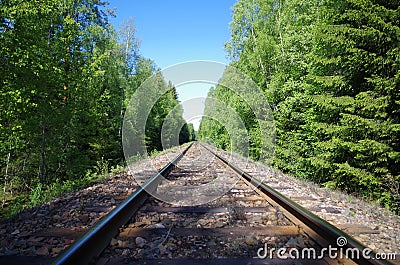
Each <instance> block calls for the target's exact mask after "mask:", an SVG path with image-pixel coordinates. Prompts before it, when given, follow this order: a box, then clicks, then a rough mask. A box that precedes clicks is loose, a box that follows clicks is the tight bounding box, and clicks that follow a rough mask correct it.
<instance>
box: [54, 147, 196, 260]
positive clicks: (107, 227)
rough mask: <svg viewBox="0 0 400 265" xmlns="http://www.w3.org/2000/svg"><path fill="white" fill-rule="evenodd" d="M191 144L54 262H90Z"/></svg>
mask: <svg viewBox="0 0 400 265" xmlns="http://www.w3.org/2000/svg"><path fill="white" fill-rule="evenodd" d="M191 146H192V144H190V145H189V146H188V147H187V148H185V150H183V152H182V153H180V154H179V155H177V156H176V157H175V158H174V159H173V160H172V161H171V162H169V163H168V164H166V165H165V166H164V167H163V168H162V169H161V170H160V171H159V172H158V173H157V174H156V175H154V176H153V177H152V178H150V179H149V180H148V181H147V182H146V183H145V184H143V185H142V186H141V187H139V188H138V189H136V191H134V192H133V193H132V194H131V195H130V196H129V197H128V198H127V199H125V200H124V201H123V202H122V203H121V204H120V205H118V206H117V208H115V209H114V210H112V211H111V212H110V213H108V214H107V215H106V216H104V217H103V218H102V219H100V220H99V221H98V222H97V223H96V224H95V225H94V226H93V227H92V228H91V229H90V230H89V231H87V232H86V233H85V234H84V235H83V236H82V237H80V238H79V239H78V240H77V241H75V242H74V244H72V245H71V246H70V247H68V248H67V249H66V250H65V251H64V252H62V253H61V254H60V255H58V256H57V257H56V259H55V260H54V261H53V262H52V264H54V265H61V264H89V263H90V262H91V261H92V260H93V258H94V257H97V256H99V255H100V254H101V253H102V252H103V251H104V249H105V248H106V247H107V246H108V245H109V243H110V241H111V239H112V238H113V237H114V236H115V235H117V233H118V229H119V228H120V227H121V226H122V225H124V224H126V223H127V222H128V221H129V219H130V218H131V217H132V216H133V215H134V214H135V213H136V212H137V210H139V208H140V206H141V205H142V204H143V203H144V201H145V200H146V199H147V198H148V197H149V193H151V192H152V191H154V190H155V189H156V188H157V185H158V184H159V183H160V181H161V180H162V179H163V178H162V177H163V176H165V175H167V174H168V173H169V172H170V171H171V170H172V169H173V168H174V166H175V164H176V163H177V162H178V161H179V160H180V159H181V158H182V157H183V156H184V155H185V154H186V152H187V150H188V149H189V148H190V147H191Z"/></svg>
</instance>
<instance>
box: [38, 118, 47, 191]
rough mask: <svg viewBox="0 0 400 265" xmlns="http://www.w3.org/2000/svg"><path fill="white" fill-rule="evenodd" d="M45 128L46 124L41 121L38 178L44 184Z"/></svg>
mask: <svg viewBox="0 0 400 265" xmlns="http://www.w3.org/2000/svg"><path fill="white" fill-rule="evenodd" d="M45 129H46V126H45V124H44V123H43V124H42V150H41V154H42V161H41V164H40V175H39V179H40V183H42V184H44V179H45V166H46V157H45V148H46V144H45V141H46V138H45Z"/></svg>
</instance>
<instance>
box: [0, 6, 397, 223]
mask: <svg viewBox="0 0 400 265" xmlns="http://www.w3.org/2000/svg"><path fill="white" fill-rule="evenodd" d="M113 16H115V13H114V10H111V9H109V8H108V4H107V3H106V2H103V1H101V0H33V1H26V0H1V1H0V108H1V112H0V171H1V176H2V181H1V183H0V188H1V197H2V198H1V202H2V210H1V215H0V217H3V216H10V215H12V214H14V213H16V212H18V211H21V210H23V209H24V208H25V207H31V206H35V205H37V204H38V203H41V202H43V201H45V200H46V199H49V198H50V197H52V196H53V197H54V196H57V195H59V194H61V193H62V192H66V191H69V190H72V189H76V188H81V187H83V186H85V185H89V184H90V183H92V182H93V181H98V180H99V178H101V176H105V175H106V174H107V173H108V172H110V171H111V172H115V171H116V170H121V169H122V168H123V167H124V163H125V161H124V156H123V150H122V126H123V117H124V114H125V112H126V110H127V108H128V105H129V100H130V98H131V97H132V95H134V93H135V91H136V90H137V89H138V88H139V87H140V85H141V84H142V83H143V82H144V81H145V80H147V79H148V78H149V77H151V76H153V78H154V80H153V82H154V83H156V84H157V85H158V86H159V88H160V91H165V90H167V91H168V92H167V93H165V94H163V95H162V96H161V98H160V99H159V101H158V102H157V104H155V105H154V106H153V108H152V110H151V113H150V115H149V117H148V120H147V123H146V128H145V136H146V137H145V144H146V148H147V150H148V152H149V153H150V154H152V153H156V152H158V151H160V150H162V149H163V146H162V144H161V139H160V137H161V129H162V125H163V121H164V120H165V118H166V117H167V115H168V114H169V113H170V112H171V113H173V116H174V119H175V121H176V122H173V124H184V125H183V127H182V129H181V131H180V135H179V143H184V142H188V141H191V140H194V129H193V126H192V125H191V124H186V123H185V122H184V121H183V120H182V119H183V118H182V111H183V110H182V109H181V108H180V107H179V101H178V97H177V92H176V89H175V88H174V86H173V85H172V84H170V83H166V82H165V80H164V79H163V77H162V74H161V72H160V70H159V69H158V68H157V66H156V64H155V63H154V62H153V61H152V60H151V59H149V58H144V57H143V56H142V55H141V53H140V41H139V40H138V39H137V38H136V30H135V25H134V23H133V20H132V19H131V20H128V21H125V22H124V23H123V24H122V25H121V26H120V27H119V28H118V29H115V28H114V27H113V25H112V24H111V23H110V22H109V19H110V18H111V17H113ZM230 31H231V37H230V40H228V41H227V42H226V43H225V49H226V52H227V55H228V57H229V61H230V63H229V64H230V66H232V67H235V68H237V69H239V70H240V71H242V72H243V73H245V74H246V75H248V76H249V77H250V78H251V79H252V80H253V81H254V82H255V83H256V84H257V86H258V87H259V88H260V89H261V91H262V93H263V94H264V96H265V98H266V101H267V102H266V103H268V105H269V106H270V108H271V111H272V113H273V120H274V126H275V128H276V142H275V147H274V156H273V157H270V156H265V155H263V154H264V153H265V152H266V148H267V149H269V150H268V151H270V149H271V148H272V147H271V146H267V147H266V146H263V145H262V144H261V143H262V140H263V139H262V137H263V136H262V134H261V132H260V125H259V122H258V120H257V117H256V116H257V115H254V113H251V110H250V109H249V106H248V105H246V102H245V100H243V99H241V95H238V94H237V93H235V92H233V91H232V90H230V89H229V87H226V86H224V85H218V86H217V87H216V88H214V89H211V90H210V92H209V97H210V98H215V99H218V100H219V101H220V102H225V103H226V104H227V105H229V106H230V107H231V108H232V109H234V110H235V111H236V112H237V113H238V114H239V117H240V119H241V120H242V121H243V124H244V126H245V129H246V131H247V134H248V140H249V142H250V145H249V155H250V157H251V158H253V159H255V160H259V159H260V158H262V159H261V162H264V163H269V164H272V166H274V167H275V168H278V169H280V170H282V171H283V172H285V173H288V174H291V175H293V176H296V177H298V178H304V179H308V180H311V181H313V182H315V183H318V184H320V185H322V186H325V187H327V188H334V189H340V190H343V191H345V192H348V193H350V194H356V195H357V196H360V197H363V198H365V199H367V200H373V201H376V202H378V203H380V204H381V205H384V206H385V207H387V208H389V209H391V210H392V211H393V212H396V213H399V212H400V140H399V135H400V120H399V119H400V118H399V117H400V113H399V112H400V106H399V105H400V3H399V1H398V0H307V1H305V0H238V1H237V2H236V3H235V4H234V6H233V7H232V22H231V24H230ZM222 79H223V80H225V81H226V83H227V84H231V83H232V84H234V83H235V82H237V81H238V80H233V79H232V77H231V76H230V74H229V72H228V71H227V72H226V73H225V75H224V76H223V77H222ZM211 105H212V101H210V100H208V101H207V102H206V108H205V116H204V118H203V119H202V122H201V124H200V128H199V131H198V132H197V134H196V136H197V137H199V138H200V139H213V141H214V143H215V144H216V145H217V146H218V147H220V148H223V149H226V150H230V149H231V148H232V146H231V137H233V138H235V137H236V138H239V137H238V135H236V136H235V135H229V133H228V131H227V129H226V128H224V127H223V126H222V125H221V124H220V123H218V121H217V120H213V119H211V118H208V117H207V116H210V117H212V113H211V112H212V111H215V109H213V106H211ZM176 107H177V108H176ZM172 110H174V111H172ZM235 122H237V121H236V120H234V119H232V118H231V117H226V119H225V123H226V124H227V125H228V128H235ZM268 126H269V125H268ZM236 131H237V132H238V133H242V132H239V130H236ZM167 138H168V137H167ZM239 140H240V139H239ZM264 158H265V160H264ZM267 160H268V161H267Z"/></svg>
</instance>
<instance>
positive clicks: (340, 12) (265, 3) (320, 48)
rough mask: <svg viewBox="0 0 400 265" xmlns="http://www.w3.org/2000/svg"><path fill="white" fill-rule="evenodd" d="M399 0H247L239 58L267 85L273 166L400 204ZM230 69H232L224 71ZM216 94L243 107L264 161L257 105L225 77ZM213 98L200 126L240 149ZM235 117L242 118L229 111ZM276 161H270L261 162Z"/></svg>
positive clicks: (239, 29) (239, 22)
mask: <svg viewBox="0 0 400 265" xmlns="http://www.w3.org/2000/svg"><path fill="white" fill-rule="evenodd" d="M399 4H400V3H399V1H398V0H387V1H386V0H385V1H383V0H308V1H304V0H238V1H237V2H236V3H235V5H234V6H233V17H232V22H231V25H230V30H231V38H230V40H229V41H228V42H226V43H225V48H226V51H227V53H228V55H229V58H230V65H231V66H233V67H236V68H238V69H239V70H241V71H243V72H244V73H245V74H247V75H248V76H250V77H251V79H252V80H254V81H255V82H256V83H257V85H258V87H259V88H260V89H261V90H262V91H263V93H264V94H265V97H266V99H267V101H268V104H269V106H270V107H271V109H272V112H273V116H274V122H275V126H276V146H275V155H274V158H273V161H272V164H273V166H274V167H276V168H278V169H280V170H282V171H283V172H286V173H289V174H291V175H293V176H296V177H298V178H304V179H308V180H311V181H313V182H315V183H318V184H320V185H323V186H325V187H328V188H334V189H340V190H343V191H345V192H347V193H349V194H356V195H357V196H360V197H363V198H365V199H367V200H373V201H376V202H378V203H380V204H381V205H384V206H385V207H387V208H389V209H391V210H392V211H394V212H396V213H399V211H400V140H399V135H400V120H399V119H400V5H399ZM224 78H225V79H226V78H228V79H229V78H230V77H229V75H228V74H225V76H224V77H223V79H224ZM209 97H210V98H215V99H218V100H219V101H222V102H225V103H226V104H227V105H229V106H230V107H231V108H233V109H235V111H236V112H237V113H239V115H240V117H241V119H242V121H243V123H244V124H245V126H246V130H247V131H248V135H249V142H250V150H249V154H250V157H251V158H253V159H256V160H258V159H259V157H260V156H261V155H262V153H263V152H264V151H265V150H263V148H262V147H261V146H260V144H259V143H260V130H259V126H258V125H257V119H256V118H255V116H254V115H243V111H244V110H246V109H248V108H249V106H247V105H246V103H244V101H243V100H241V99H240V95H237V94H235V93H234V92H233V91H232V90H230V89H229V88H228V87H226V86H223V85H219V86H217V87H216V88H215V89H212V90H211V91H210V92H209ZM211 105H212V103H211V101H210V100H208V104H207V103H206V108H205V117H204V118H203V119H202V122H201V124H200V129H199V132H198V134H199V137H200V138H201V139H212V140H213V142H214V143H215V144H216V145H217V146H218V147H220V148H224V149H227V150H230V149H231V139H230V137H234V136H232V135H229V134H228V131H227V130H226V128H224V127H222V125H221V124H220V123H219V122H218V121H217V120H215V119H212V118H208V117H212V116H213V113H212V112H213V106H211ZM225 122H226V123H229V122H230V123H233V122H234V121H233V120H232V118H231V117H226V120H225ZM261 162H268V161H261Z"/></svg>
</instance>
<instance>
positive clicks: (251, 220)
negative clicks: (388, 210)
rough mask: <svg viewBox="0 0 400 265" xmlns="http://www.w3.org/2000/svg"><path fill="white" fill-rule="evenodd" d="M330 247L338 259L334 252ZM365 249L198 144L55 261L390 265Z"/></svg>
mask: <svg viewBox="0 0 400 265" xmlns="http://www.w3.org/2000/svg"><path fill="white" fill-rule="evenodd" d="M221 191H222V194H221ZM150 194H151V195H150ZM221 195H223V196H221ZM165 200H167V201H168V202H165ZM338 239H340V240H345V241H346V242H341V241H338ZM344 243H345V244H344ZM342 244H343V245H342ZM329 246H331V247H332V248H334V249H331V250H333V252H334V253H333V254H335V253H336V254H337V255H336V256H337V257H334V256H335V255H333V256H332V255H328V252H327V251H326V249H327V248H328V247H329ZM272 248H274V249H275V250H274V251H273V250H272ZM324 249H325V250H324ZM283 250H286V251H285V253H283ZM303 250H307V251H303ZM311 250H313V251H315V257H313V255H314V253H313V252H312V251H311ZM363 250H365V247H364V246H363V245H361V244H360V243H358V242H357V241H356V240H354V239H353V238H352V237H350V236H349V235H347V234H346V233H344V232H343V231H341V230H339V229H338V228H336V227H333V226H332V225H330V224H329V223H327V222H325V221H323V220H321V219H320V218H318V217H316V216H315V215H313V214H312V213H310V212H308V211H307V210H305V209H303V208H302V207H300V206H299V205H297V204H296V203H294V202H293V201H291V200H289V199H287V198H286V197H284V196H283V195H281V194H280V193H279V192H277V191H276V190H274V189H272V188H270V187H269V186H267V185H265V184H263V183H260V182H259V181H258V180H257V179H255V178H253V177H252V176H250V175H249V174H247V173H245V172H243V171H242V170H240V169H239V168H237V167H235V166H233V165H232V164H231V163H230V162H229V161H227V160H226V159H224V158H223V157H221V156H218V155H216V154H214V153H212V151H211V150H210V149H208V148H207V147H206V146H203V145H200V144H199V143H194V144H193V145H192V146H189V147H188V148H186V149H185V150H184V151H183V152H182V153H181V154H180V155H178V156H177V157H176V158H175V159H174V160H173V161H171V162H170V163H168V164H167V165H166V166H165V167H164V168H162V169H161V170H160V172H159V173H157V174H156V175H155V176H153V177H152V178H151V179H150V180H148V181H147V182H146V184H145V185H142V187H141V188H139V189H137V190H136V191H135V192H134V193H133V194H132V195H131V196H129V198H127V199H126V200H125V201H123V202H122V203H121V204H120V205H119V206H118V207H117V208H115V209H114V210H113V211H111V212H110V213H109V214H108V215H106V216H105V217H104V218H103V219H101V221H100V222H98V223H97V225H95V226H94V227H93V228H91V229H90V230H89V231H88V232H87V233H86V234H85V235H83V236H82V237H81V238H80V239H78V240H77V241H76V242H75V243H74V244H73V245H72V246H71V247H69V248H68V249H67V250H66V251H64V252H63V253H61V254H60V255H58V256H57V258H56V260H55V261H54V262H53V264H88V263H95V264H231V265H232V264H390V263H388V262H387V261H385V260H377V259H373V258H374V257H375V256H374V255H375V254H374V253H372V252H369V253H367V254H368V256H369V257H371V258H372V259H366V258H364V257H363V255H361V254H362V253H363V252H362V251H363ZM279 251H281V253H280V252H279ZM324 251H325V252H324ZM346 251H347V252H346ZM356 252H357V253H359V257H358V258H357V256H356V255H355V254H356ZM302 253H304V254H302ZM321 253H322V254H323V253H324V254H325V255H321ZM346 253H347V254H349V256H354V257H356V259H354V260H351V259H349V258H346V256H345V255H343V254H346ZM329 254H330V253H329ZM350 254H351V255H350ZM290 255H292V256H293V255H294V256H296V255H297V257H298V259H295V260H293V259H291V256H290ZM319 256H321V257H319Z"/></svg>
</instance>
